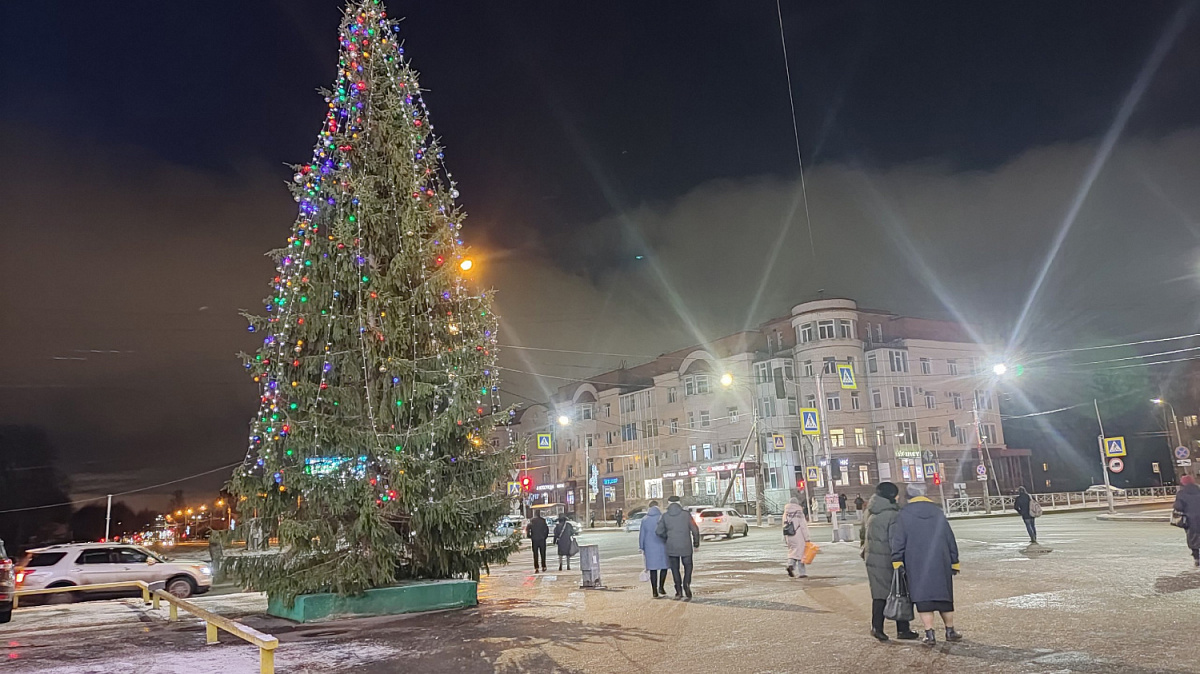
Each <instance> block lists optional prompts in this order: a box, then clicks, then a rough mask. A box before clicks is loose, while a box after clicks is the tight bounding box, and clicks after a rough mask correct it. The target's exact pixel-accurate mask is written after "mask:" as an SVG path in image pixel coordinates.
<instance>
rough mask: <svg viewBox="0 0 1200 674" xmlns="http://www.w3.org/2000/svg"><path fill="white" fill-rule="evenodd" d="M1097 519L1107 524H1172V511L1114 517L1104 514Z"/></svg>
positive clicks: (1115, 515)
mask: <svg viewBox="0 0 1200 674" xmlns="http://www.w3.org/2000/svg"><path fill="white" fill-rule="evenodd" d="M1096 519H1098V520H1103V521H1106V522H1170V521H1171V509H1170V508H1164V509H1163V510H1147V511H1145V512H1140V513H1114V514H1112V515H1109V514H1108V513H1104V514H1102V515H1096Z"/></svg>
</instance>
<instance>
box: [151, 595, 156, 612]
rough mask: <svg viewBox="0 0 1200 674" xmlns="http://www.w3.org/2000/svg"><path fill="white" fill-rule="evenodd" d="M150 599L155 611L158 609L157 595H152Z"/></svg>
mask: <svg viewBox="0 0 1200 674" xmlns="http://www.w3.org/2000/svg"><path fill="white" fill-rule="evenodd" d="M150 601H151V602H152V603H153V604H154V610H155V611H157V610H158V595H157V594H156V595H154V597H153V598H152V599H151V600H150Z"/></svg>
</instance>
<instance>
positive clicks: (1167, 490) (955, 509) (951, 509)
mask: <svg viewBox="0 0 1200 674" xmlns="http://www.w3.org/2000/svg"><path fill="white" fill-rule="evenodd" d="M1177 489H1178V487H1175V486H1173V485H1172V486H1167V487H1135V488H1131V489H1125V490H1123V491H1122V492H1113V502H1114V503H1122V504H1125V503H1139V502H1148V501H1155V500H1164V499H1169V498H1173V497H1174V496H1175V492H1176V490H1177ZM1030 496H1031V497H1033V499H1034V500H1035V501H1037V502H1038V503H1040V504H1042V507H1043V508H1044V509H1055V510H1059V509H1062V510H1066V509H1068V508H1085V507H1090V506H1094V507H1103V506H1106V505H1108V497H1107V496H1106V495H1105V494H1104V492H1102V491H1098V492H1086V491H1063V492H1053V493H1049V494H1030ZM1016 498H1017V497H1016V496H991V497H989V499H988V505H989V506H991V508H990V509H991V511H992V512H993V513H998V512H1004V511H1006V510H1007V511H1011V510H1012V509H1013V503H1014V502H1015V501H1016ZM988 509H989V508H987V507H985V506H984V503H983V497H982V496H971V497H967V498H948V499H946V502H945V511H946V514H947V515H966V514H970V513H983V512H987V511H988Z"/></svg>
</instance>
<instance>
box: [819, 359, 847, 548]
mask: <svg viewBox="0 0 1200 674" xmlns="http://www.w3.org/2000/svg"><path fill="white" fill-rule="evenodd" d="M824 378H825V365H824V363H822V364H821V371H820V372H818V373H817V423H819V424H820V425H821V444H823V445H825V479H826V481H827V485H826V486H827V487H828V488H829V489H828V492H829V494H830V495H831V496H833V497H834V499H836V498H837V492H836V491H834V489H833V455H832V453H831V452H830V450H829V444H830V443H829V424H828V423H827V422H828V419H826V418H825V415H824V414H822V413H821V411H822V410H823V409H824V408H823V406H824V405H825V386H824V383H823V380H824ZM826 509H827V510H828V499H826ZM829 523H830V524H832V525H833V542H834V543H837V542H838V541H839V540H840V538H841V530H840V529H838V512H837V511H832V512H830V518H829Z"/></svg>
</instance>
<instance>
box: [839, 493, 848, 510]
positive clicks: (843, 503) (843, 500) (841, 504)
mask: <svg viewBox="0 0 1200 674" xmlns="http://www.w3.org/2000/svg"><path fill="white" fill-rule="evenodd" d="M838 509H839V510H841V511H842V512H846V495H845V494H838Z"/></svg>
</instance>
